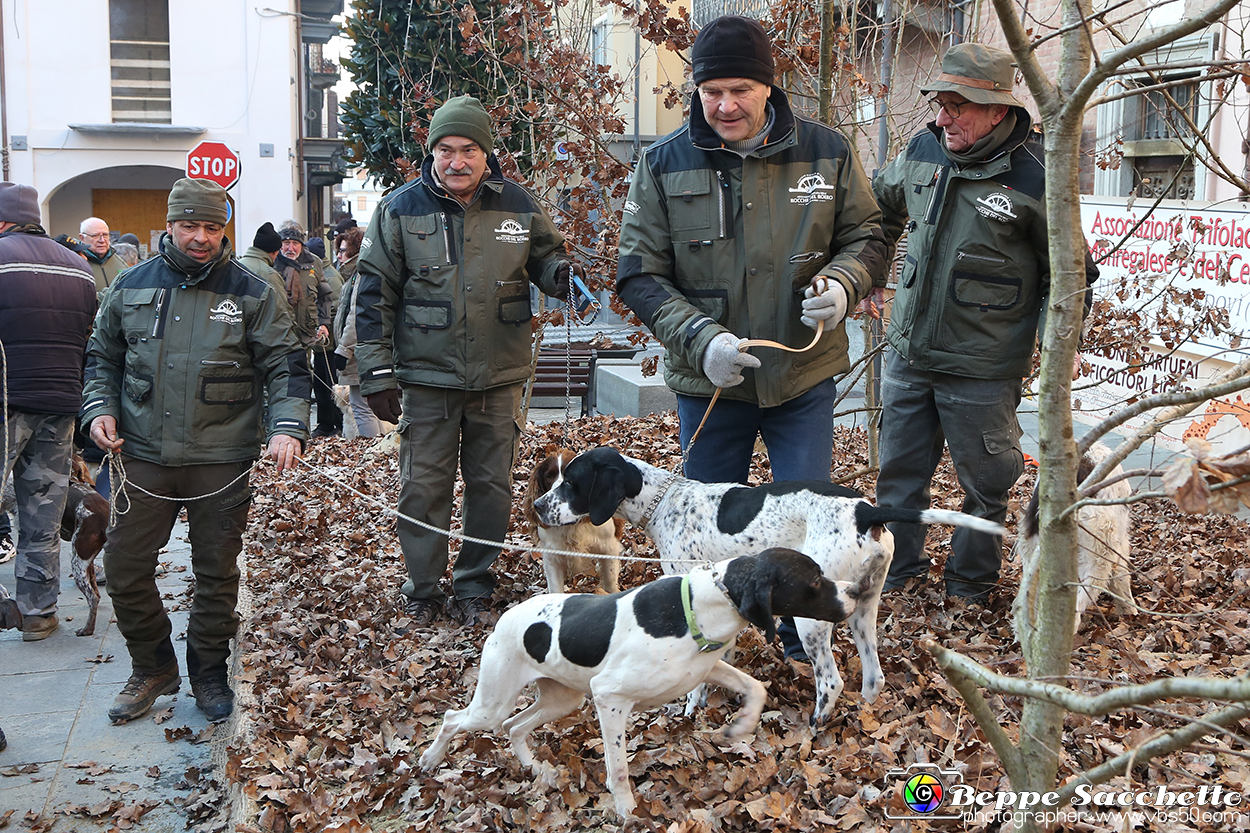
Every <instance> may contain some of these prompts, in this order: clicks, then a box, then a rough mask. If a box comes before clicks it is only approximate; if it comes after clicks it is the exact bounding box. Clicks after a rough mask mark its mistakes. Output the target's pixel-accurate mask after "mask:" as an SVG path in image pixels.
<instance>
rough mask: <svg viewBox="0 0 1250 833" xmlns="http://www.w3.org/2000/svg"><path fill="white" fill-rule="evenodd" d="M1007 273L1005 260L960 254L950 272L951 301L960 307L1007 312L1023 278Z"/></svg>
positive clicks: (1018, 291) (1015, 300)
mask: <svg viewBox="0 0 1250 833" xmlns="http://www.w3.org/2000/svg"><path fill="white" fill-rule="evenodd" d="M1011 271H1012V270H1010V269H1009V268H1008V263H1007V260H1006V258H1001V257H993V256H990V255H974V254H969V253H967V252H960V253H959V254H958V255H956V256H955V268H954V269H952V270H951V283H950V292H951V300H953V301H954V302H955V303H956V304H958V305H959V306H961V307H976V308H978V309H981V310H1006V309H1011V308H1012V307H1014V306H1015V305H1016V304H1018V303H1019V302H1020V295H1021V293H1022V290H1023V287H1024V280H1023V278H1021V277H1020V275H1018V274H1011Z"/></svg>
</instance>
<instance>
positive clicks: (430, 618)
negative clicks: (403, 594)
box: [404, 598, 439, 633]
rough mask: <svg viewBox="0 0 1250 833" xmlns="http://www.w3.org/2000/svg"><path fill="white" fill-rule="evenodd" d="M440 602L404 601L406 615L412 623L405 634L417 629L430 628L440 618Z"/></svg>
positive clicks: (430, 600)
mask: <svg viewBox="0 0 1250 833" xmlns="http://www.w3.org/2000/svg"><path fill="white" fill-rule="evenodd" d="M438 608H439V604H438V602H436V601H434V600H433V599H408V598H405V599H404V615H405V616H407V617H408V618H409V619H411V620H412V621H411V622H409V623H408V627H407V628H405V629H404V633H407V632H408V631H410V630H413V629H415V628H428V627H429V626H430V625H432V624H434V620H435V619H437V618H438Z"/></svg>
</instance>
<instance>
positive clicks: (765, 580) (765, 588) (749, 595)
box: [725, 555, 777, 642]
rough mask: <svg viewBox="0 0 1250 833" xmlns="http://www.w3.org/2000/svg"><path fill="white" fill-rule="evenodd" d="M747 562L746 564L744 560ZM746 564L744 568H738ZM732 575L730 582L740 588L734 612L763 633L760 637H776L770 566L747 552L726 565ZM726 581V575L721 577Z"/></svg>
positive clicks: (771, 638) (727, 581) (727, 575)
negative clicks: (728, 565)
mask: <svg viewBox="0 0 1250 833" xmlns="http://www.w3.org/2000/svg"><path fill="white" fill-rule="evenodd" d="M739 562H750V564H749V566H748V564H746V563H743V564H739ZM743 567H746V568H747V569H745V570H744V569H742V568H743ZM730 569H731V570H733V572H734V573H735V574H736V576H735V577H734V578H736V579H737V580H736V581H734V582H733V583H734V584H737V585H738V586H739V588H740V594H739V598H738V613H739V614H740V615H741V616H742V618H743V619H746V620H747V621H748V622H750V623H751V624H752V625H755V627H757V628H759V629H760V630H762V631H763V632H764V639H765V641H767V642H772V641H773V639H774V638H775V637H776V636H777V623H776V621H774V619H773V580H772V575H771V573H772V568H771V564H769V563H768V562H767V561H766V560H761V559H759V558H758V557H756V556H753V555H748V556H742V557H740V558H735V559H734V563H733V564H732V565H731V567H730ZM725 579H726V583H727V584H728V583H729V582H730V580H731V579H730V576H729V574H728V573H727V574H726V576H725Z"/></svg>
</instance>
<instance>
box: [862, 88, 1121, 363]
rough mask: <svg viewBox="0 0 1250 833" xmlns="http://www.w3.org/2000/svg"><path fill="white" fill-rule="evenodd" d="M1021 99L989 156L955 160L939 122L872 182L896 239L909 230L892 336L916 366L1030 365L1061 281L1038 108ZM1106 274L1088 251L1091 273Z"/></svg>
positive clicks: (889, 337)
mask: <svg viewBox="0 0 1250 833" xmlns="http://www.w3.org/2000/svg"><path fill="white" fill-rule="evenodd" d="M1012 109H1013V110H1014V112H1015V114H1016V126H1015V129H1014V130H1012V132H1011V134H1010V135H1009V136H1008V138H1007V139H1006V140H1005V141H1004V142H1003V144H1002V145H1000V146H999V147H998V148H996V149H995V150H993V151H991V152H990V154H989V156H988V158H986V159H983V160H981V161H978V162H973V163H970V164H965V165H963V166H960V165H958V164H956V163H955V162H953V161H952V160H951V159H950V157H948V156H947V154H946V151H945V150H944V145H943V143H942V136H941V129H940V128H938V127H937V126H936V125H935V124H930V125H929V127H928V128H926V129H925V130H922V131H920V132H919V133H917V134H916V135H915V136H914V137H912V139H911V141H910V142H909V143H908V145H907V147H906V149H904V151H903V152H902V153H901V154H900V155H899V156H898V157H896V158H895V159H894V160H893V161H891V162H890V164H889V165H887V166H886V167H885V168H883V169H882V170H881V172H880V173H878V174H877V177H876V179H875V180H874V182H873V190H874V191H875V192H876V195H877V200H878V202H879V203H880V204H881V210H882V214H883V227H884V229H885V234H886V240H887V241H888V242H889V244H890V245H891V247H893V246H894V245H896V244H897V243H898V240H899V237H900V236H901V235H902V234H903V232H904V231H906V232H907V254H906V257H905V259H904V263H903V267H902V271H901V272H900V275H899V281H898V291H897V293H896V294H895V296H894V308H893V310H892V311H891V313H890V325H889V328H888V329H887V331H886V339H887V340H888V341H889V343H890V346H891V347H893V348H894V349H895V350H896V351H898V353H899V355H900V356H901V357H902V358H904V359H906V360H907V362H908V364H909V365H911V366H912V367H914V368H916V369H917V370H925V371H938V372H941V373H953V374H957V375H960V376H968V377H971V378H976V379H1010V378H1023V377H1025V376H1027V375H1028V373H1029V367H1030V363H1031V361H1032V357H1033V350H1034V347H1035V345H1036V343H1037V334H1038V327H1039V322H1040V321H1041V320H1042V316H1043V313H1044V308H1045V305H1046V299H1047V296H1048V295H1049V292H1050V257H1049V249H1048V246H1049V242H1048V239H1047V231H1046V229H1047V226H1046V204H1045V196H1046V167H1045V159H1044V151H1043V150H1042V147H1041V144H1040V142H1038V141H1037V139H1036V138H1035V137H1034V136H1033V135H1032V129H1031V120H1030V117H1029V114H1028V112H1027V111H1026V110H1024V109H1023V108H1021V107H1014V108H1012ZM1097 277H1098V269H1097V267H1096V266H1094V264H1093V261H1092V260H1091V259H1089V258H1088V257H1087V258H1086V281H1087V282H1088V283H1090V284H1092V283H1093V282H1094V281H1095V280H1096V279H1097ZM879 283H880V284H884V279H883V280H882V281H880V282H879ZM1088 303H1089V299H1088V298H1087V300H1086V304H1087V306H1086V309H1087V310H1088Z"/></svg>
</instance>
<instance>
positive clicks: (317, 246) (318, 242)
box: [307, 237, 326, 259]
mask: <svg viewBox="0 0 1250 833" xmlns="http://www.w3.org/2000/svg"><path fill="white" fill-rule="evenodd" d="M307 245H308V251H310V252H312V253H313V254H315V255H316V256H317V257H319V258H323V259H324V258H325V256H326V241H324V240H322V239H321V238H320V237H310V238H308V243H307Z"/></svg>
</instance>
